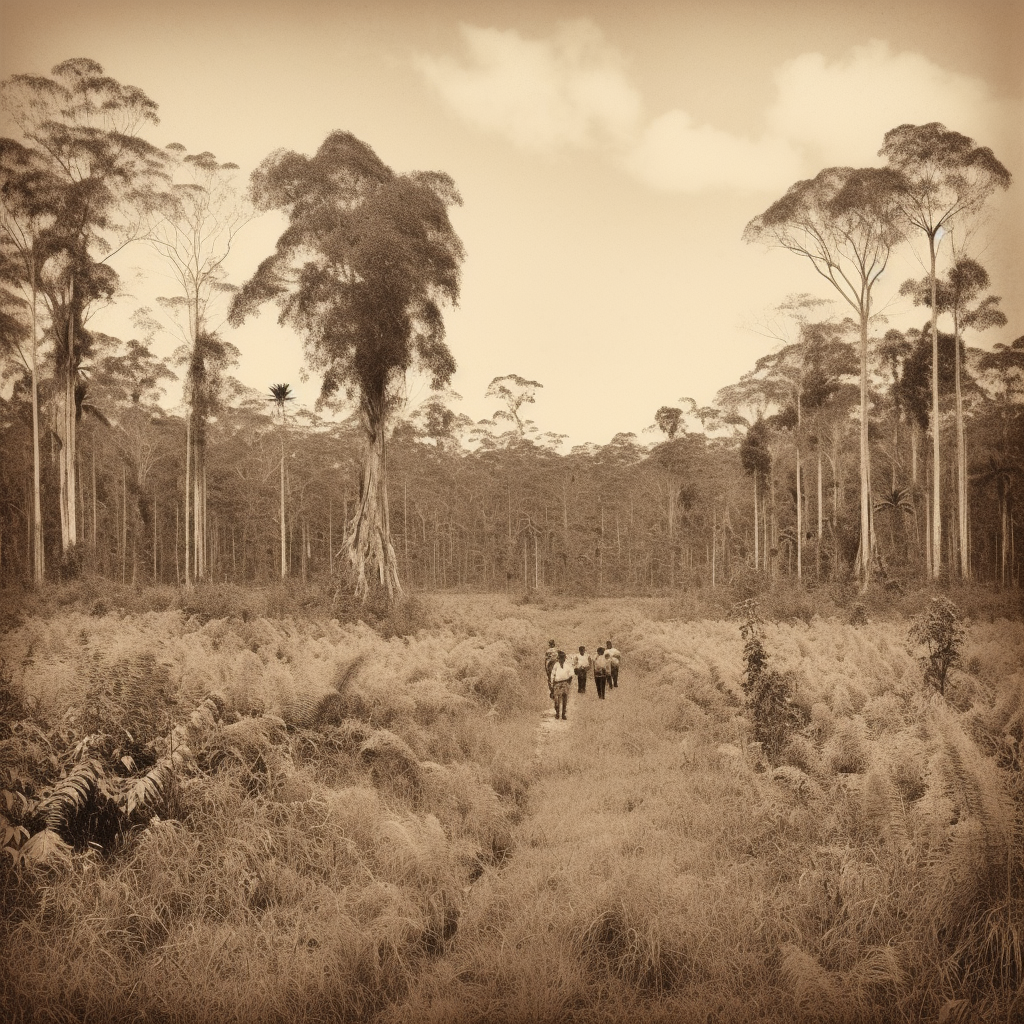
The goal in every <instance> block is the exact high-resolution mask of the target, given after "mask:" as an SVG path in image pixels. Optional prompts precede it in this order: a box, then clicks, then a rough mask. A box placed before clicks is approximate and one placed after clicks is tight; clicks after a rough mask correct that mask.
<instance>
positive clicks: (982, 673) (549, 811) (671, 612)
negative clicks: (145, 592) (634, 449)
mask: <svg viewBox="0 0 1024 1024" xmlns="http://www.w3.org/2000/svg"><path fill="white" fill-rule="evenodd" d="M238 600H241V597H240V596H239V595H235V596H233V597H232V598H231V602H234V603H233V604H231V610H229V614H227V615H214V614H210V615H207V614H205V613H204V614H200V613H198V612H197V611H196V610H195V609H194V608H193V609H182V608H178V607H170V606H168V607H166V608H160V609H156V608H154V609H149V610H141V609H139V610H135V611H129V610H123V611H122V610H117V611H114V610H106V611H103V610H102V609H99V610H97V609H93V608H90V607H85V606H80V605H74V604H72V605H70V606H69V605H65V606H63V610H62V611H61V612H60V614H49V615H40V616H34V617H27V618H26V619H25V621H23V622H22V624H21V625H19V626H17V627H16V628H14V629H13V630H11V631H10V632H9V633H8V635H7V636H6V637H5V638H4V640H3V644H2V648H3V649H2V652H0V653H2V656H3V658H4V659H5V662H6V665H7V672H8V673H9V676H10V680H9V683H8V685H7V689H6V691H5V692H6V694H7V696H5V695H4V694H3V693H0V698H2V700H3V702H4V703H3V706H4V707H7V708H10V709H11V711H10V712H9V713H10V715H11V716H12V718H14V717H17V718H20V719H24V720H29V721H30V722H31V724H32V725H33V727H34V728H35V729H36V730H37V731H36V732H32V731H31V730H30V729H28V728H27V727H25V728H21V727H18V729H17V730H15V731H12V730H11V729H8V731H7V732H6V733H4V732H3V731H2V730H0V771H4V772H6V773H7V775H6V779H7V784H8V785H9V786H13V785H14V782H13V778H14V776H15V775H18V776H20V777H21V778H22V779H23V780H25V781H24V783H23V784H22V788H24V789H25V790H26V791H27V792H28V793H29V795H35V796H39V795H41V794H43V793H45V792H49V788H52V787H53V786H55V785H59V775H60V773H61V772H62V771H63V772H65V773H66V772H68V771H69V770H73V766H74V764H75V763H76V762H74V759H73V758H72V756H71V753H69V752H73V751H74V750H75V749H78V747H76V745H78V746H80V745H81V741H82V740H83V739H86V738H88V737H92V736H96V735H98V734H100V733H105V734H106V735H108V736H109V737H110V738H111V739H110V743H111V744H113V743H114V740H115V739H116V742H117V744H119V745H118V746H117V747H116V750H115V748H114V746H112V745H108V746H102V745H101V746H96V747H88V744H87V745H86V747H87V752H88V751H90V750H91V751H92V753H91V754H89V756H95V757H96V758H99V759H100V762H102V763H103V764H109V763H110V761H111V760H112V759H113V758H114V754H115V753H118V752H120V751H121V750H122V749H129V746H130V743H129V740H128V739H127V738H125V736H123V735H122V733H130V734H131V736H132V737H133V739H132V740H131V743H134V744H135V746H134V747H131V749H132V750H133V751H135V756H136V757H137V758H138V759H139V760H140V761H142V760H143V759H144V758H145V757H146V756H150V757H152V758H154V759H156V758H158V757H160V756H165V755H166V750H167V747H166V744H167V742H168V737H172V736H174V735H178V736H179V737H185V738H186V739H187V741H188V750H189V754H190V758H189V759H187V760H183V761H182V763H181V767H180V770H178V771H177V774H176V776H175V789H174V799H173V800H167V801H166V803H165V804H162V805H161V807H160V808H159V809H158V811H157V813H156V814H153V808H152V807H149V808H148V810H147V812H146V814H144V815H142V816H141V817H140V816H139V815H138V814H136V816H135V817H134V818H132V819H130V820H126V821H124V820H122V821H121V822H120V825H119V828H117V829H107V830H106V831H104V830H103V829H100V828H98V827H97V826H96V823H95V822H91V823H90V821H87V820H85V819H76V821H75V822H72V823H70V824H69V825H67V827H66V828H65V832H64V833H63V834H64V835H65V837H66V839H67V841H68V842H69V844H70V845H71V846H72V847H73V849H72V850H71V852H70V853H69V854H68V855H67V857H66V858H62V859H58V860H55V861H54V862H53V864H52V865H51V866H49V867H46V866H38V867H31V866H22V867H19V868H15V867H14V866H13V859H12V858H10V857H5V858H4V861H3V866H2V867H0V895H2V901H3V908H4V914H3V915H2V918H3V923H2V924H0V942H2V948H0V963H3V965H4V968H5V969H4V970H0V1008H2V1010H3V1014H4V1015H5V1019H6V1018H10V1019H12V1020H16V1021H29V1020H47V1021H56V1020H103V1021H127V1020H139V1019H144V1018H145V1019H158V1020H162V1021H193V1020H203V1021H205V1020H213V1019H216V1020H218V1021H232V1020H238V1021H243V1020H244V1021H277V1020H281V1021H284V1020H286V1019H287V1020H306V1021H314V1020H315V1021H327V1020H332V1021H333V1020H378V1021H395V1022H397V1021H403V1022H404V1021H408V1022H412V1021H437V1022H441V1021H445V1022H448V1021H456V1022H458V1021H509V1022H511V1021H525V1020H530V1021H556V1020H578V1021H584V1020H586V1021H591V1020H593V1021H599V1020H606V1021H613V1020H626V1019H628V1020H641V1019H642V1020H655V1021H657V1020H663V1021H689V1020H694V1021H696V1020H700V1021H708V1020H718V1021H740V1022H742V1021H754V1020H760V1021H780V1022H781V1021H807V1022H810V1021H849V1022H851V1024H852V1022H867V1021H872V1022H873V1021H878V1022H882V1021H890V1020H907V1021H911V1020H936V1019H938V1018H939V1016H940V1014H944V1015H945V1018H947V1019H970V1016H971V1014H973V1015H974V1016H975V1017H976V1018H978V1019H985V1020H993V1021H995V1020H999V1021H1003V1020H1013V1019H1018V1018H1019V1016H1020V1015H1021V1013H1022V1012H1024V970H1022V960H1024V862H1022V854H1021V851H1022V849H1024V842H1022V840H1024V830H1022V813H1021V807H1022V801H1024V797H1022V787H1021V785H1020V777H1021V776H1020V772H1021V770H1022V768H1024V756H1022V752H1024V746H1022V744H1024V676H1022V674H1021V672H1020V666H1021V662H1022V660H1024V627H1022V626H1021V625H1020V624H1019V623H1010V622H1007V621H996V622H992V623H990V622H987V621H980V622H978V621H976V622H975V623H974V624H972V625H971V626H970V628H969V630H968V634H967V643H966V647H965V650H964V657H963V667H962V668H959V669H952V670H951V671H950V675H949V680H948V683H947V688H946V695H945V698H944V699H943V698H942V697H940V696H939V695H938V694H937V693H935V692H934V690H933V688H931V687H930V686H929V685H928V684H927V683H926V682H925V681H924V679H923V675H922V671H921V667H920V664H919V660H918V655H919V653H920V652H918V651H915V650H911V649H908V645H907V621H906V619H905V618H904V617H901V616H900V615H899V614H898V613H895V612H893V611H892V610H891V609H890V611H889V612H888V613H887V615H886V617H885V618H884V619H880V618H878V617H877V616H876V614H875V612H874V610H873V609H872V608H871V607H870V606H866V607H865V613H866V614H865V616H864V619H866V622H864V624H861V625H852V624H850V621H849V619H850V616H849V615H848V609H842V610H841V611H839V612H838V613H836V614H835V615H834V616H833V617H831V618H826V617H823V616H822V615H821V614H818V612H819V611H820V610H822V609H821V607H819V608H818V609H816V610H815V611H814V612H813V613H812V614H809V615H803V614H798V615H797V614H794V615H788V616H778V617H775V616H773V615H772V614H769V615H768V616H767V618H769V619H770V620H774V621H769V623H768V625H767V626H766V629H765V636H764V642H765V645H766V647H767V649H768V651H769V652H770V655H771V659H772V665H773V666H774V667H775V668H776V669H777V670H778V671H779V672H781V673H784V674H785V675H786V678H787V679H788V680H789V683H790V686H791V692H790V699H791V701H792V702H793V704H794V706H796V707H797V708H798V709H799V712H800V715H799V719H800V722H801V723H802V724H801V726H800V728H799V729H797V731H795V732H794V733H793V734H792V736H791V737H790V738H789V740H788V742H787V743H786V744H785V745H784V746H783V747H782V749H781V750H780V751H779V752H778V756H777V758H776V760H777V763H776V764H773V763H770V762H769V761H768V760H767V759H766V758H765V757H764V756H763V754H762V752H761V750H760V749H759V747H758V745H757V744H755V743H754V742H753V738H754V733H753V727H752V723H751V721H750V717H749V715H748V713H747V711H746V704H745V695H744V691H743V687H742V677H741V672H742V670H743V660H742V641H741V639H740V635H739V631H738V628H737V623H736V622H735V621H732V620H729V619H727V618H726V617H725V616H726V614H727V610H723V611H722V618H721V619H719V620H718V621H709V620H706V619H705V620H700V619H693V618H691V617H690V616H689V609H687V608H682V609H681V608H679V607H678V605H677V604H674V603H673V601H672V600H670V599H657V600H650V599H637V600H622V601H616V600H611V599H603V600H598V601H590V602H580V603H576V604H572V603H568V604H567V603H559V602H558V601H544V602H541V603H530V604H516V603H514V602H510V601H508V600H506V599H504V598H502V597H497V596H477V597H466V596H434V597H432V598H431V599H430V600H429V602H422V603H421V604H420V606H419V607H415V606H413V607H412V608H407V609H406V610H404V611H402V612H400V613H399V615H398V616H394V617H392V618H391V619H390V621H384V620H383V619H382V618H378V619H375V620H374V623H373V625H371V624H369V623H366V622H357V621H352V622H344V621H339V620H338V619H337V618H332V617H331V616H330V613H329V611H322V612H314V611H313V610H310V609H307V610H306V612H304V613H303V614H302V616H301V617H287V616H280V617H268V616H266V615H264V614H249V613H246V614H245V615H244V616H243V615H241V614H238V608H239V606H238V604H237V601H238ZM231 602H229V603H231ZM208 610H209V609H208ZM212 610H213V611H216V610H218V609H212ZM219 610H221V611H224V610H225V609H224V607H221V608H220V609H219ZM256 610H257V611H264V610H265V609H256ZM825 610H827V609H825ZM769 612H770V609H769ZM402 616H404V619H403V618H402ZM861 621H863V620H861ZM374 626H375V627H376V628H374ZM551 636H554V637H555V638H556V639H557V641H558V642H559V643H560V644H562V645H563V646H565V647H566V648H567V649H568V648H569V646H572V647H575V646H577V645H578V644H580V643H583V644H586V645H587V646H588V648H589V649H595V648H596V646H597V645H598V644H599V643H603V642H604V641H605V640H607V639H609V638H611V639H613V640H614V642H615V644H616V646H618V647H619V648H620V649H621V650H622V651H623V652H624V656H623V670H622V676H621V681H620V687H619V688H618V689H617V690H615V691H613V692H612V693H611V694H610V695H609V697H608V699H607V700H606V701H604V702H599V701H597V700H596V698H595V696H594V694H593V693H592V692H588V694H587V695H586V696H584V697H580V696H579V695H577V694H575V693H573V694H572V695H571V697H570V704H569V722H568V723H566V725H565V726H564V727H563V726H562V725H561V723H560V724H559V730H558V731H556V730H553V729H552V730H550V731H549V732H548V733H547V739H546V741H545V743H544V744H543V745H542V747H541V748H540V754H539V756H537V750H538V748H537V743H536V735H535V734H536V726H537V721H538V715H539V713H541V712H542V711H544V709H546V708H547V691H546V688H545V687H544V685H543V682H542V680H541V678H540V672H539V665H540V659H541V652H542V650H543V647H544V646H545V644H546V641H547V639H548V638H549V637H551ZM590 690H591V691H592V686H591V688H590ZM211 693H216V694H217V695H218V696H217V702H216V703H215V707H216V709H217V710H216V713H212V712H211V714H210V715H209V716H208V717H207V718H204V717H202V716H200V719H201V720H199V719H196V722H197V723H198V724H194V725H190V726H188V728H187V729H185V731H184V732H181V731H177V732H176V730H182V729H184V728H185V727H184V726H182V725H180V724H178V725H176V723H183V722H186V723H187V722H190V721H193V718H190V716H193V712H194V711H195V709H196V708H199V707H201V706H203V702H204V700H206V699H207V696H208V695H209V694H211ZM193 717H194V716H193ZM147 751H149V754H148V755H147V753H146V752H147ZM51 758H52V759H53V760H52V759H51ZM103 758H107V760H106V761H103ZM55 765H56V767H55ZM142 770H143V768H142V766H140V767H139V771H140V772H141V771H142ZM3 785H4V784H3V783H2V782H0V788H3ZM48 787H49V788H48ZM16 788H17V787H16ZM12 813H13V812H12ZM62 827H64V826H62ZM90 842H92V843H94V844H96V845H90Z"/></svg>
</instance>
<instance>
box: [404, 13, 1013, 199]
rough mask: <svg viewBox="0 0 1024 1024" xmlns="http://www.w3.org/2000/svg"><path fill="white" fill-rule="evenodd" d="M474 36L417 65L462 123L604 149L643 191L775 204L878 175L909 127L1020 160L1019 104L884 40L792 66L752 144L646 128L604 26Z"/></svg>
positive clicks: (538, 143) (688, 130)
mask: <svg viewBox="0 0 1024 1024" xmlns="http://www.w3.org/2000/svg"><path fill="white" fill-rule="evenodd" d="M460 31H461V33H462V36H463V40H464V42H465V44H466V48H467V57H466V60H465V61H461V62H460V61H458V60H455V59H453V58H451V57H428V56H420V57H417V58H416V64H417V66H418V68H419V69H420V71H421V72H422V73H423V75H424V76H425V78H426V80H427V81H428V82H429V83H430V85H431V86H433V88H434V89H436V91H437V92H438V93H439V95H440V96H441V98H442V99H443V100H444V101H445V103H446V104H447V105H448V106H449V107H450V108H451V109H452V111H454V112H455V113H456V114H457V115H458V116H459V117H461V118H462V119H464V120H465V121H467V122H468V123H470V124H472V125H474V126H476V127H478V128H481V129H483V130H485V131H489V132H492V133H496V134H499V135H504V136H505V137H506V138H508V139H510V140H511V141H512V142H514V143H516V144H517V145H520V146H524V147H527V148H533V149H548V150H550V149H555V148H558V147H563V146H570V147H575V148H588V147H600V148H602V149H603V150H604V151H605V153H606V155H607V156H608V158H610V159H612V160H613V161H614V162H615V163H617V164H618V165H619V166H620V167H622V168H623V169H624V170H625V171H626V172H627V173H628V174H630V175H631V176H632V177H634V178H636V179H637V180H638V181H641V182H643V183H644V184H646V185H649V186H651V187H654V188H659V189H664V190H668V191H681V192H704V191H709V190H730V191H736V190H742V191H751V190H756V191H767V192H771V191H778V190H780V189H783V188H785V187H786V186H787V185H789V184H791V183H792V182H794V181H796V180H798V179H800V178H803V177H810V176H812V175H814V174H815V173H817V171H818V170H820V169H821V167H823V166H828V165H830V164H833V165H834V164H850V165H854V166H866V165H871V164H877V163H879V160H878V156H877V153H878V150H879V148H880V147H881V145H882V137H883V135H884V134H885V132H886V131H887V130H888V129H889V128H893V127H895V126H896V125H899V124H903V123H906V122H911V123H915V124H924V123H926V122H929V121H942V122H943V123H945V124H946V125H947V126H949V127H951V128H955V129H956V130H957V131H962V132H964V133H966V134H970V135H973V136H974V137H975V138H976V139H977V140H978V141H979V142H981V143H982V144H985V145H991V146H993V148H995V149H996V152H997V154H998V153H1000V152H1001V151H1003V150H1005V149H1011V148H1016V142H1015V139H1016V132H1017V126H1019V119H1020V116H1021V110H1020V105H1019V104H1013V103H1010V102H1009V101H1001V100H998V99H996V98H994V97H993V96H992V94H991V92H990V90H989V88H988V86H987V85H986V84H985V82H983V81H982V80H980V79H978V78H972V77H970V76H968V75H963V74H959V73H957V72H952V71H947V70H945V69H944V68H942V67H940V66H939V65H937V64H934V63H933V62H931V61H930V60H928V59H927V58H926V57H924V56H923V55H921V54H919V53H913V52H899V53H897V52H894V51H893V50H892V48H891V47H890V46H889V45H888V44H887V43H885V42H881V41H877V40H876V41H872V42H869V43H867V44H866V45H864V46H856V47H853V48H852V49H851V50H850V51H849V53H847V54H846V55H844V56H843V57H841V58H839V59H837V60H832V61H830V60H828V59H827V58H826V57H825V56H823V55H822V54H820V53H805V54H801V55H800V56H798V57H795V58H793V59H792V60H789V61H786V62H785V63H784V64H782V65H781V66H780V67H779V68H778V70H777V71H776V72H775V76H774V84H775V89H774V96H773V98H772V99H771V101H770V102H769V103H768V105H767V106H766V108H765V112H764V130H763V132H761V133H760V135H759V136H758V137H756V138H748V137H745V136H742V135H736V134H733V133H730V132H728V131H724V130H722V129H720V128H716V127H715V126H713V125H707V124H696V123H695V122H694V121H693V118H692V117H691V116H690V115H689V114H688V113H687V112H686V111H685V110H681V109H673V110H669V111H666V112H665V113H662V114H660V115H658V116H656V117H653V118H646V117H645V115H644V110H643V99H642V96H641V94H640V91H639V89H638V88H637V87H636V86H635V85H634V83H633V82H632V81H631V80H630V79H629V77H628V76H627V74H626V70H625V62H624V60H623V58H622V57H621V55H620V54H618V52H617V51H616V50H615V49H614V48H613V47H611V46H610V45H609V44H608V43H607V42H606V41H605V40H604V38H603V36H602V35H601V32H600V30H599V29H598V28H597V27H596V26H595V25H594V24H593V23H592V22H589V21H586V20H581V21H575V22H570V23H565V24H563V25H562V26H561V27H560V28H559V29H558V31H557V32H556V33H555V34H554V35H552V36H551V37H549V38H541V39H527V38H525V37H523V36H522V35H520V34H519V33H518V32H516V31H514V30H499V29H494V28H477V27H473V26H470V25H462V26H460Z"/></svg>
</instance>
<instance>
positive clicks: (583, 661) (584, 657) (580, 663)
mask: <svg viewBox="0 0 1024 1024" xmlns="http://www.w3.org/2000/svg"><path fill="white" fill-rule="evenodd" d="M591 661H593V659H592V658H591V657H590V655H589V654H587V649H586V647H581V648H580V653H579V654H574V655H573V659H572V667H573V670H574V671H575V672H576V692H577V693H586V692H587V673H588V672H589V671H590V663H591Z"/></svg>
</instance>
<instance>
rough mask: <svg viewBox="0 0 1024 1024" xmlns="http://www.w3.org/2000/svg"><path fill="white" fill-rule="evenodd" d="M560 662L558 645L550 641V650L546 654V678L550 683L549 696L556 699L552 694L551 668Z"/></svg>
mask: <svg viewBox="0 0 1024 1024" xmlns="http://www.w3.org/2000/svg"><path fill="white" fill-rule="evenodd" d="M557 660H558V645H557V644H556V643H555V641H554V640H549V641H548V649H547V650H546V651H545V652H544V678H545V679H546V680H547V681H548V694H549V695H550V696H551V697H554V694H553V693H552V692H551V666H552V665H554V663H555V662H556V661H557Z"/></svg>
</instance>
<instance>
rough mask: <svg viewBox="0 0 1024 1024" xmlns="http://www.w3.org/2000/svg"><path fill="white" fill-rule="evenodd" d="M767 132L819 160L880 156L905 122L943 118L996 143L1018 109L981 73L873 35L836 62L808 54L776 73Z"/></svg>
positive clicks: (865, 159) (856, 160)
mask: <svg viewBox="0 0 1024 1024" xmlns="http://www.w3.org/2000/svg"><path fill="white" fill-rule="evenodd" d="M775 86H776V98H775V102H774V103H773V104H772V105H771V107H770V108H769V109H768V111H767V114H766V118H765V120H766V125H767V127H768V130H769V132H771V133H772V134H773V135H775V136H776V137H778V138H784V139H787V140H789V141H790V142H792V143H793V144H794V145H798V146H800V147H802V148H803V150H804V152H805V158H806V159H807V160H808V161H810V162H811V163H813V164H815V165H820V164H825V165H829V164H854V165H864V164H868V163H875V162H877V159H876V154H877V152H878V149H879V148H880V146H881V144H882V136H883V135H884V134H885V133H886V131H888V130H889V129H890V128H895V127H896V126H897V125H900V124H907V123H910V124H927V123H928V122H930V121H941V122H943V123H944V124H945V125H946V126H947V127H950V128H955V129H956V130H957V131H960V132H963V133H964V134H968V135H973V136H974V137H975V138H977V139H978V141H979V142H981V143H983V144H985V145H991V146H994V147H998V145H999V143H1000V142H1001V141H1006V136H1007V132H1008V130H1012V129H1011V126H1012V121H1011V120H1010V118H1011V117H1012V114H1013V111H1012V110H1011V109H1010V108H1009V104H1006V103H1004V102H1000V101H998V100H996V99H995V98H994V97H993V96H992V95H991V92H990V90H989V88H988V86H987V85H986V84H985V83H984V82H983V81H982V80H981V79H978V78H972V77H970V76H969V75H962V74H958V73H956V72H952V71H946V70H945V69H944V68H941V67H940V66H939V65H938V64H934V63H932V62H931V61H930V60H928V59H927V58H926V57H924V56H922V55H921V54H919V53H912V52H902V53H895V52H893V50H892V48H891V47H890V46H889V45H888V43H885V42H882V41H881V40H873V41H872V42H870V43H868V44H867V45H865V46H855V47H853V49H852V50H851V51H850V52H849V54H847V55H846V56H845V57H843V58H841V59H839V60H835V61H831V62H829V61H828V60H826V59H825V57H824V56H823V55H822V54H820V53H804V54H801V55H800V56H799V57H795V58H794V59H793V60H790V61H787V62H786V63H785V64H783V65H782V66H781V67H780V68H779V70H778V71H777V72H776V73H775Z"/></svg>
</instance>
